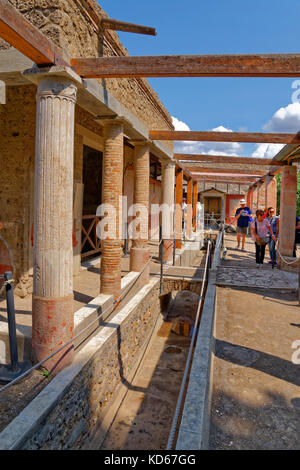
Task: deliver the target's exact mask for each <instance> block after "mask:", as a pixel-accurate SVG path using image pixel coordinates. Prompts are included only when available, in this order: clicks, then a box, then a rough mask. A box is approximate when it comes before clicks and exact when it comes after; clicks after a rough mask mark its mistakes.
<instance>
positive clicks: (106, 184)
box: [100, 119, 124, 300]
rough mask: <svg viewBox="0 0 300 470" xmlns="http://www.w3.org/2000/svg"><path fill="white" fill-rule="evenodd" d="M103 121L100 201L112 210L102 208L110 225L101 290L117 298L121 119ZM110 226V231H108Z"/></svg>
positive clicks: (105, 236) (104, 235)
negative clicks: (109, 211)
mask: <svg viewBox="0 0 300 470" xmlns="http://www.w3.org/2000/svg"><path fill="white" fill-rule="evenodd" d="M103 124H104V152H103V170H102V205H106V204H107V205H109V207H110V208H111V214H109V213H108V212H107V211H105V213H106V217H107V215H108V216H109V219H108V220H109V222H111V225H110V227H109V226H108V224H107V225H106V226H105V227H104V232H103V233H102V235H101V238H102V245H101V246H102V254H101V277H100V282H101V283H100V292H101V293H102V294H111V295H113V296H114V299H115V300H116V299H117V298H118V297H119V295H120V293H121V256H122V248H121V247H122V227H121V225H122V224H121V221H122V207H121V197H122V189H123V148H124V146H123V140H124V136H123V121H122V120H121V119H107V120H104V121H103ZM104 207H105V206H104ZM104 215H105V214H104ZM109 229H110V231H111V233H109V231H108V230H109ZM105 232H107V233H105Z"/></svg>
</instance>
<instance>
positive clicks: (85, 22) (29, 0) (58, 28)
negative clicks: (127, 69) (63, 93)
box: [0, 0, 173, 149]
mask: <svg viewBox="0 0 300 470" xmlns="http://www.w3.org/2000/svg"><path fill="white" fill-rule="evenodd" d="M9 1H10V3H12V4H13V5H14V6H15V7H16V8H17V9H18V10H19V11H20V12H21V13H22V14H23V15H24V16H25V17H26V19H27V20H29V21H30V22H31V23H32V24H34V25H35V26H36V27H37V28H39V29H40V30H41V31H42V32H43V33H44V34H45V35H46V36H47V37H48V38H49V39H51V40H52V41H53V42H54V43H55V44H56V45H58V46H60V47H61V48H62V49H64V50H65V51H66V52H67V53H68V54H69V56H70V57H99V56H105V57H107V56H115V55H119V56H120V55H128V52H127V50H126V49H125V48H124V47H123V45H122V43H121V42H120V40H119V37H118V35H117V33H116V32H114V31H102V30H100V29H99V26H97V23H98V24H99V20H100V19H101V18H102V17H107V14H106V13H105V12H104V11H103V10H102V9H101V8H100V7H99V5H98V4H97V2H96V1H95V0H85V1H84V2H83V1H82V0H9ZM137 40H138V39H137ZM0 47H1V44H0ZM2 47H5V46H4V45H2ZM99 81H100V83H101V84H102V85H104V86H105V87H106V88H107V90H108V91H109V92H111V93H112V94H113V95H114V96H115V97H116V98H117V99H118V100H119V101H120V102H121V103H122V104H123V105H124V106H125V107H126V108H128V109H129V110H130V111H132V112H133V114H135V115H136V116H137V117H138V118H139V119H140V120H141V121H142V122H144V124H146V125H147V126H148V127H149V128H152V129H172V128H173V127H172V120H171V117H170V115H169V113H168V111H167V110H166V108H165V107H164V106H163V105H162V103H161V102H160V100H159V98H158V95H157V94H156V93H155V92H154V91H153V89H152V88H151V87H150V85H149V83H148V82H147V80H146V79H142V78H137V79H135V78H130V79H105V80H99ZM167 145H169V147H170V148H171V149H173V143H172V142H169V143H167Z"/></svg>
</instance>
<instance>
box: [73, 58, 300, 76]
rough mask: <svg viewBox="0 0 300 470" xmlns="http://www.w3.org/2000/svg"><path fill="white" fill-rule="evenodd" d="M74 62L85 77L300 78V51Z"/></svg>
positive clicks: (76, 60) (89, 59) (96, 59)
mask: <svg viewBox="0 0 300 470" xmlns="http://www.w3.org/2000/svg"><path fill="white" fill-rule="evenodd" d="M72 65H73V66H74V67H75V70H76V72H77V73H78V74H79V75H81V76H82V77H84V78H110V77H300V54H251V55H250V54H244V55H239V54H236V55H171V56H167V55H166V56H137V57H130V56H126V57H99V58H88V59H81V58H74V59H72Z"/></svg>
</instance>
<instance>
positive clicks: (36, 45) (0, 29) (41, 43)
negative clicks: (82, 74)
mask: <svg viewBox="0 0 300 470" xmlns="http://www.w3.org/2000/svg"><path fill="white" fill-rule="evenodd" d="M0 37H1V38H2V39H4V40H5V41H6V42H8V43H9V44H10V45H11V46H13V47H14V48H15V49H17V50H18V51H19V52H21V53H22V54H24V55H25V56H26V57H28V58H29V59H31V60H32V61H33V62H35V63H36V64H38V65H45V64H56V65H64V66H66V65H68V64H67V63H66V62H65V60H64V58H63V53H62V51H61V50H60V49H58V48H57V47H56V46H54V44H53V43H52V42H50V41H49V40H48V38H47V37H46V36H44V34H42V33H41V32H40V31H39V30H38V29H37V28H35V27H34V26H33V25H32V24H31V23H30V22H29V21H27V20H26V19H25V18H24V17H23V15H21V13H19V12H18V11H17V10H16V9H15V8H14V7H13V6H12V5H11V3H10V2H9V1H8V0H0Z"/></svg>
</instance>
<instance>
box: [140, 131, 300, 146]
mask: <svg viewBox="0 0 300 470" xmlns="http://www.w3.org/2000/svg"><path fill="white" fill-rule="evenodd" d="M149 138H150V139H152V140H178V141H180V140H188V141H193V142H196V141H197V142H251V143H259V144H263V143H273V144H298V143H300V134H268V133H262V132H252V133H251V132H215V131H208V132H202V131H149Z"/></svg>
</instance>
